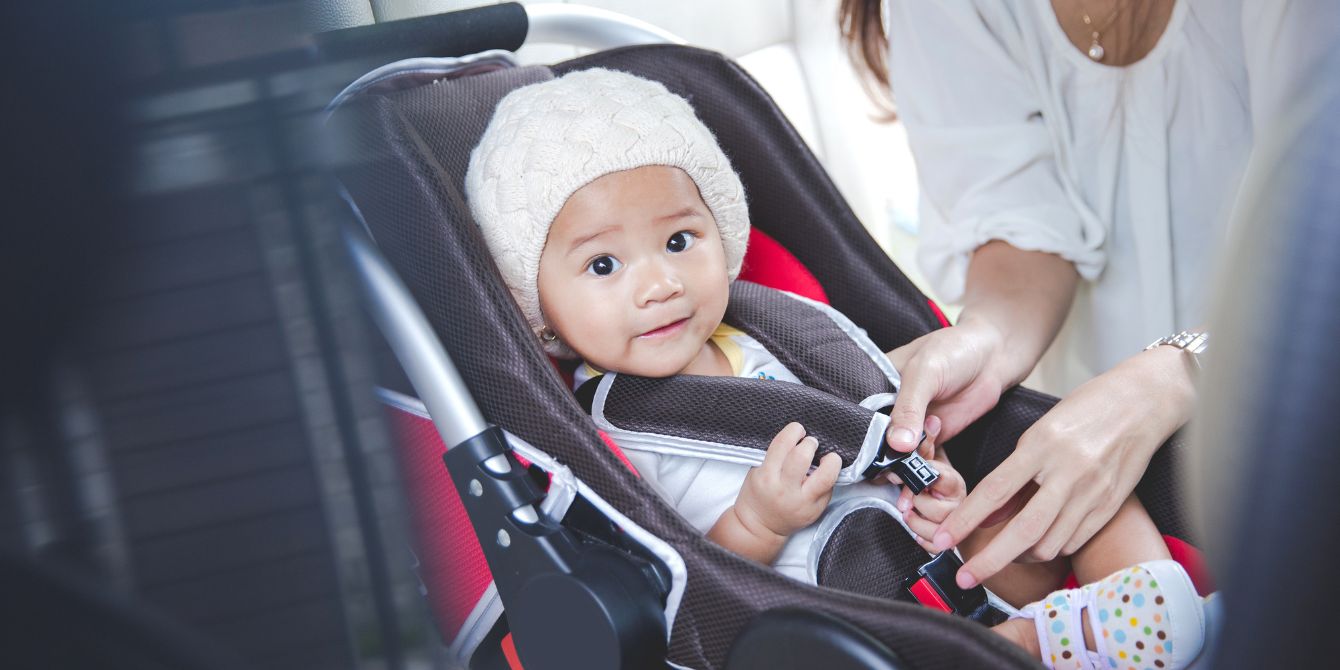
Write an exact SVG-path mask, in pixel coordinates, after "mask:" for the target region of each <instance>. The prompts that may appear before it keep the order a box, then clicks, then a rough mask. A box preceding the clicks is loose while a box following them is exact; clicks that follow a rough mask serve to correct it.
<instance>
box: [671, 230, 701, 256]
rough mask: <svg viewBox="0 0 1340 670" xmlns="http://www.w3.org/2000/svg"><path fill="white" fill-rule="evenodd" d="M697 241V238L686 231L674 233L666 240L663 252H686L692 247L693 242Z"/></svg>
mask: <svg viewBox="0 0 1340 670" xmlns="http://www.w3.org/2000/svg"><path fill="white" fill-rule="evenodd" d="M697 241H698V238H697V237H694V235H693V233H690V232H689V231H687V230H681V231H679V232H677V233H675V234H674V235H671V236H670V239H669V240H666V242H665V250H666V251H669V252H670V253H672V254H677V253H679V252H681V251H685V250H687V249H688V248H689V247H691V246H693V243H694V242H697Z"/></svg>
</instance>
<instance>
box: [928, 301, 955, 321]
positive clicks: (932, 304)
mask: <svg viewBox="0 0 1340 670" xmlns="http://www.w3.org/2000/svg"><path fill="white" fill-rule="evenodd" d="M926 304H927V305H930V308H931V311H932V312H935V318H936V319H938V320H939V321H940V327H941V328H948V327H949V326H950V323H949V317H947V316H945V313H944V312H943V311H941V310H940V306H939V305H937V304H935V301H934V300H931V299H930V298H926Z"/></svg>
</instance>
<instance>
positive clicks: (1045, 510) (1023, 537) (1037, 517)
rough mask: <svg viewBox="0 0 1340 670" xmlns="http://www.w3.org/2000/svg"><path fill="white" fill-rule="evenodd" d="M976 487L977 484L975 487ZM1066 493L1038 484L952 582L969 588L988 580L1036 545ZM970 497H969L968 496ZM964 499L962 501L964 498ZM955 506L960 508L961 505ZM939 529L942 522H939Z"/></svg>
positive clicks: (1064, 501) (1062, 503) (1049, 524)
mask: <svg viewBox="0 0 1340 670" xmlns="http://www.w3.org/2000/svg"><path fill="white" fill-rule="evenodd" d="M979 488H980V487H979ZM1069 494H1070V492H1069V491H1068V490H1063V489H1061V488H1060V487H1046V486H1044V487H1042V488H1040V489H1038V493H1037V495H1035V496H1033V499H1032V500H1030V501H1029V502H1028V505H1026V506H1024V508H1023V509H1022V510H1020V512H1019V513H1018V514H1016V515H1015V517H1014V518H1013V519H1011V520H1010V523H1009V524H1008V525H1006V526H1005V528H1004V529H1002V530H1001V532H1000V533H997V534H996V536H995V537H993V538H991V541H990V542H988V543H987V545H986V546H985V547H983V548H982V549H981V550H980V551H978V552H977V554H976V555H974V556H973V557H971V558H969V559H968V561H967V562H966V563H964V564H963V567H962V568H959V571H958V578H957V579H956V581H957V582H958V585H959V587H960V588H965V589H968V588H972V587H974V586H976V585H978V584H980V583H982V582H983V581H984V580H986V579H990V578H991V577H992V576H993V575H995V574H996V573H997V572H1000V570H1001V569H1002V568H1004V567H1005V566H1007V565H1009V564H1010V563H1012V562H1013V561H1014V559H1016V558H1018V557H1019V556H1020V555H1021V554H1023V553H1024V552H1025V551H1027V550H1028V549H1029V547H1032V546H1033V545H1035V544H1037V542H1038V540H1040V539H1042V536H1043V534H1045V533H1046V532H1047V529H1048V528H1051V526H1052V523H1053V522H1054V521H1055V520H1056V517H1057V515H1058V514H1059V513H1060V511H1061V507H1062V506H1063V505H1065V503H1066V501H1067V500H1068V499H1069ZM969 497H970V498H971V496H969ZM964 502H965V503H966V502H967V501H966V500H965V501H964ZM959 509H962V508H961V507H960V508H959ZM941 528H943V524H941ZM941 532H943V531H942V530H941V531H936V542H935V546H937V547H938V546H940V542H939V540H940V536H939V533H941Z"/></svg>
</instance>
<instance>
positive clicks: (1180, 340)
mask: <svg viewBox="0 0 1340 670" xmlns="http://www.w3.org/2000/svg"><path fill="white" fill-rule="evenodd" d="M1209 341H1210V334H1209V333H1206V332H1199V331H1194V330H1184V331H1182V332H1180V333H1176V334H1173V335H1165V336H1163V337H1160V338H1159V339H1157V340H1154V341H1153V342H1152V343H1150V345H1149V346H1147V347H1145V351H1149V350H1150V349H1153V348H1154V347H1158V346H1162V345H1165V344H1169V345H1172V346H1174V347H1177V348H1178V349H1181V350H1182V351H1185V352H1187V353H1190V354H1191V360H1192V361H1193V362H1195V364H1196V367H1197V368H1200V353H1201V352H1203V351H1205V347H1206V345H1207V344H1209Z"/></svg>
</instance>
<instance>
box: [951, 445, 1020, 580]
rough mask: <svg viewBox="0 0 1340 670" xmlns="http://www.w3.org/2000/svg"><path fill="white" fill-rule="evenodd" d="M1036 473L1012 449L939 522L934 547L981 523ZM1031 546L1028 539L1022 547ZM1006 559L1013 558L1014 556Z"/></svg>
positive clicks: (959, 538) (956, 540)
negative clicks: (942, 521)
mask: <svg viewBox="0 0 1340 670" xmlns="http://www.w3.org/2000/svg"><path fill="white" fill-rule="evenodd" d="M1037 472H1038V469H1037V467H1036V466H1035V465H1034V464H1033V463H1032V461H1031V459H1028V458H1026V457H1025V455H1024V454H1022V453H1020V452H1019V451H1018V450H1017V449H1016V450H1015V452H1014V453H1013V454H1011V455H1010V457H1009V458H1006V459H1005V462H1003V463H1001V464H1000V465H998V466H996V469H995V470H992V471H991V473H990V474H988V475H987V476H986V477H984V478H983V479H982V481H981V482H980V483H978V484H977V488H974V489H973V490H972V492H971V493H969V494H968V497H966V498H964V499H963V502H962V503H960V504H959V506H958V509H955V510H954V511H953V512H950V513H949V517H948V518H946V519H945V520H944V523H942V524H940V529H939V530H937V531H936V533H935V539H934V542H935V546H936V547H937V548H938V549H939V550H940V551H944V550H945V549H948V548H950V547H953V546H957V545H958V543H960V542H962V541H963V538H965V537H967V536H968V534H969V533H971V532H972V531H974V530H976V529H977V527H978V526H980V525H982V521H984V520H985V519H986V518H987V517H988V516H990V515H991V513H992V512H995V511H996V510H997V509H1000V508H1001V507H1003V506H1004V505H1005V503H1007V502H1009V501H1010V498H1012V497H1014V494H1015V493H1016V492H1018V491H1019V489H1021V488H1023V487H1024V485H1025V484H1027V483H1028V482H1030V481H1032V480H1033V477H1034V476H1035V475H1036V474H1037ZM1039 536H1041V535H1040V534H1039ZM1036 540H1037V538H1034V541H1036ZM1032 545H1033V542H1029V543H1028V544H1027V545H1025V547H1029V546H1032ZM1021 551H1022V550H1021ZM1017 555H1018V554H1016V556H1017ZM1010 558H1011V559H1013V558H1014V556H1011V557H1010Z"/></svg>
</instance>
